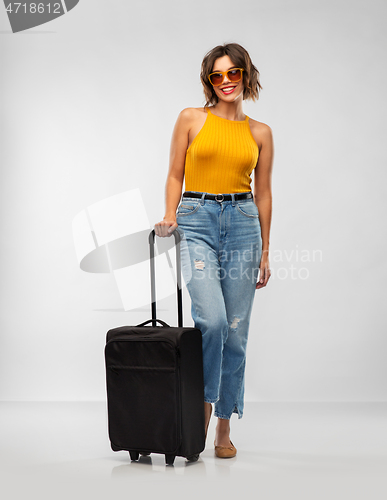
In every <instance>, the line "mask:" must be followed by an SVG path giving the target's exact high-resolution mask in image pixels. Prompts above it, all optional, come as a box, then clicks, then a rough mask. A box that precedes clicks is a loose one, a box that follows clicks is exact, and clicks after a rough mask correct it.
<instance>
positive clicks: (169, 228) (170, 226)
mask: <svg viewBox="0 0 387 500" xmlns="http://www.w3.org/2000/svg"><path fill="white" fill-rule="evenodd" d="M177 226H178V224H177V223H176V222H174V221H165V220H163V221H161V222H158V223H157V224H155V234H156V236H160V237H161V238H165V237H166V236H171V234H172V233H173V231H174V230H175V229H176V228H177Z"/></svg>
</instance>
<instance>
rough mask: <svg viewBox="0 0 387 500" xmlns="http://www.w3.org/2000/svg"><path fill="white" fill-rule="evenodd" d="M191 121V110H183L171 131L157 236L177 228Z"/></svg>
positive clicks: (156, 228) (169, 234) (170, 232)
mask: <svg viewBox="0 0 387 500" xmlns="http://www.w3.org/2000/svg"><path fill="white" fill-rule="evenodd" d="M192 119H193V110H191V109H190V108H186V109H183V111H181V113H180V114H179V116H178V118H177V120H176V124H175V127H174V129H173V134H172V140H171V149H170V156H169V172H168V177H167V182H166V186H165V216H164V219H163V220H162V221H160V222H158V223H157V224H155V233H156V234H157V236H162V237H164V236H171V234H172V232H173V231H174V230H175V229H176V228H177V222H176V209H177V206H178V204H179V202H180V198H181V191H182V188H183V181H184V166H185V155H186V152H187V148H188V134H189V131H190V128H191V124H192Z"/></svg>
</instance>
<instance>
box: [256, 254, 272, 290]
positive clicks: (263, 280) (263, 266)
mask: <svg viewBox="0 0 387 500" xmlns="http://www.w3.org/2000/svg"><path fill="white" fill-rule="evenodd" d="M270 276H271V271H270V265H269V256H268V253H267V252H263V254H262V258H261V263H260V265H259V281H258V283H257V284H256V285H255V289H256V290H258V288H263V287H264V286H266V285H267V282H268V281H269V278H270Z"/></svg>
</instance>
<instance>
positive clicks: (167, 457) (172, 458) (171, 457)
mask: <svg viewBox="0 0 387 500" xmlns="http://www.w3.org/2000/svg"><path fill="white" fill-rule="evenodd" d="M175 458H176V455H165V463H166V464H167V465H173V462H174V461H175Z"/></svg>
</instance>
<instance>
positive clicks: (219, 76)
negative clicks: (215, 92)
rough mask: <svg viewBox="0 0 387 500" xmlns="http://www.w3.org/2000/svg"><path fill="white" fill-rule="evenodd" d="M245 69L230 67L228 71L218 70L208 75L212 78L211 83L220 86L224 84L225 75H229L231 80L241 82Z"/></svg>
mask: <svg viewBox="0 0 387 500" xmlns="http://www.w3.org/2000/svg"><path fill="white" fill-rule="evenodd" d="M243 71H244V70H243V69H242V68H235V69H229V70H228V71H217V72H216V73H211V74H210V75H208V79H209V80H210V83H211V85H213V86H214V87H218V86H219V85H222V83H223V80H224V76H225V75H227V78H228V79H229V80H230V82H239V81H240V80H241V79H242V72H243Z"/></svg>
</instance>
